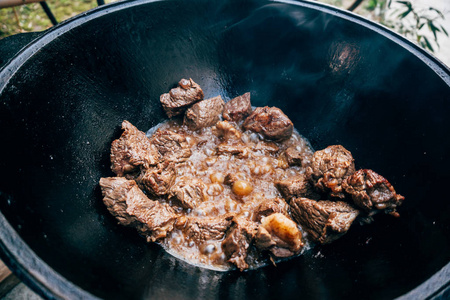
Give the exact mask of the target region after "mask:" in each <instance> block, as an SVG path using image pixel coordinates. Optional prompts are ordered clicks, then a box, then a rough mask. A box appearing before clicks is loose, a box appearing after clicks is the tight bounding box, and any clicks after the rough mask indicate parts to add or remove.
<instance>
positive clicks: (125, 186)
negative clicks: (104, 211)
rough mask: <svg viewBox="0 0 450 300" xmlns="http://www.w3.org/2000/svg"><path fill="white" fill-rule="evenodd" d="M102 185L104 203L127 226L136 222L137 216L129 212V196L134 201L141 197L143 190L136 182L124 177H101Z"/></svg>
mask: <svg viewBox="0 0 450 300" xmlns="http://www.w3.org/2000/svg"><path fill="white" fill-rule="evenodd" d="M100 187H101V189H102V194H103V203H105V205H106V207H107V208H108V211H109V212H110V213H111V214H112V215H113V216H114V217H116V219H117V220H118V221H119V223H120V224H122V225H125V226H128V225H130V224H133V223H135V222H136V218H135V217H134V216H131V215H129V214H128V213H127V198H130V199H131V200H130V202H132V201H133V199H134V198H136V197H141V193H142V191H141V190H140V189H139V188H138V187H137V185H136V182H134V181H133V180H127V179H125V178H123V177H109V178H100Z"/></svg>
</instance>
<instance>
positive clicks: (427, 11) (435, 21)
mask: <svg viewBox="0 0 450 300" xmlns="http://www.w3.org/2000/svg"><path fill="white" fill-rule="evenodd" d="M0 1H1V0H0ZM115 1H117V0H105V2H106V3H110V2H115ZM187 1H188V0H187ZM319 1H320V2H324V3H327V4H331V5H334V6H337V7H340V8H344V9H347V8H349V7H351V6H352V4H354V3H355V2H356V3H359V5H358V6H357V7H356V9H354V12H355V13H357V14H360V15H362V16H364V17H366V18H368V19H371V20H374V21H376V22H379V23H381V24H383V25H386V26H387V27H390V28H392V29H393V30H394V31H397V32H399V33H400V34H402V35H404V36H406V37H407V38H408V39H410V40H412V41H413V42H415V43H417V44H419V45H420V46H422V47H423V48H425V49H427V50H428V51H430V52H432V53H433V54H434V55H435V56H437V57H438V58H439V59H440V60H441V61H442V62H444V63H445V64H446V65H447V66H450V38H449V37H448V34H447V33H450V0H410V1H399V0H359V1H358V0H319ZM46 2H47V4H48V6H49V7H50V9H51V10H52V12H53V14H54V15H55V17H56V19H57V20H58V22H61V21H64V20H66V19H68V18H71V17H73V16H75V15H77V14H79V13H81V12H84V11H86V10H89V9H92V8H95V7H96V6H97V1H96V0H48V1H46ZM50 26H51V22H50V20H49V19H48V17H47V16H46V14H45V13H44V11H43V9H42V7H41V6H40V4H39V3H32V4H26V5H21V6H16V7H14V8H3V9H0V39H1V38H4V37H7V36H9V35H13V34H17V33H21V32H28V31H42V30H45V29H47V28H49V27H50Z"/></svg>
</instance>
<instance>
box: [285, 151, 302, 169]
mask: <svg viewBox="0 0 450 300" xmlns="http://www.w3.org/2000/svg"><path fill="white" fill-rule="evenodd" d="M284 155H285V156H286V161H287V163H288V164H289V165H290V166H301V165H302V159H303V157H302V153H301V152H300V151H298V150H297V148H296V147H295V146H291V147H289V148H287V149H286V151H285V152H284Z"/></svg>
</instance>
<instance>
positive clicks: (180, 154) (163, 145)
mask: <svg viewBox="0 0 450 300" xmlns="http://www.w3.org/2000/svg"><path fill="white" fill-rule="evenodd" d="M150 141H151V143H152V144H153V145H155V148H156V150H157V151H158V153H159V156H160V157H161V160H162V161H168V162H175V163H179V162H183V161H186V160H187V159H188V158H189V156H191V153H192V152H191V149H190V148H189V144H188V143H187V142H186V137H185V136H183V135H181V134H178V133H175V132H173V131H170V130H159V129H158V130H157V131H156V132H155V133H154V134H153V135H152V138H151V140H150Z"/></svg>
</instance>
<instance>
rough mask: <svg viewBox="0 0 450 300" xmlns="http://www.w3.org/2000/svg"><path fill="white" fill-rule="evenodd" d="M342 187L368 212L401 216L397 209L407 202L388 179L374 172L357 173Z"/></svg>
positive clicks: (361, 171) (348, 178) (363, 171)
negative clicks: (381, 212) (404, 201)
mask: <svg viewBox="0 0 450 300" xmlns="http://www.w3.org/2000/svg"><path fill="white" fill-rule="evenodd" d="M342 187H343V188H344V189H345V191H346V192H347V193H349V194H350V195H351V197H352V199H353V202H354V203H355V204H356V205H357V206H358V207H360V208H362V209H364V210H365V211H367V212H371V211H377V210H384V211H386V212H388V213H390V214H392V215H393V216H399V215H398V213H397V212H396V208H397V207H398V206H400V205H401V204H402V202H403V200H405V197H403V196H402V195H399V194H397V193H396V192H395V189H394V187H393V186H392V185H391V184H390V183H389V181H387V180H386V178H384V177H383V176H381V175H378V174H377V173H375V172H374V171H372V170H367V169H364V170H359V171H357V172H356V173H354V174H353V175H351V176H349V177H347V179H346V180H344V182H343V183H342Z"/></svg>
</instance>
